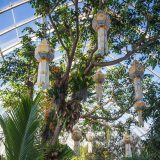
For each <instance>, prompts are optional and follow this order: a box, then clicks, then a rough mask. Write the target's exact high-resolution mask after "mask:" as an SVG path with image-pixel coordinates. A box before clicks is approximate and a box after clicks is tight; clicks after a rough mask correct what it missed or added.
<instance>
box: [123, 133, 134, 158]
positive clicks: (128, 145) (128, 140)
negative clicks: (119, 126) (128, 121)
mask: <svg viewBox="0 0 160 160" xmlns="http://www.w3.org/2000/svg"><path fill="white" fill-rule="evenodd" d="M123 140H124V143H125V157H132V151H131V136H130V135H129V134H128V133H127V132H126V133H125V134H124V136H123Z"/></svg>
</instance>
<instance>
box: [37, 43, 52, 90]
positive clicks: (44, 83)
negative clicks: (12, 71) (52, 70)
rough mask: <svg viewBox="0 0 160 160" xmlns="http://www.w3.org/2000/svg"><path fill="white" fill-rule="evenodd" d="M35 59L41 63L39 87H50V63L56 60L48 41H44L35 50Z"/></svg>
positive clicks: (38, 79) (39, 67)
mask: <svg viewBox="0 0 160 160" xmlns="http://www.w3.org/2000/svg"><path fill="white" fill-rule="evenodd" d="M35 58H36V59H37V60H38V62H39V66H38V78H37V85H38V86H41V87H42V89H47V88H48V87H49V64H48V63H49V62H51V61H52V60H53V58H54V53H53V48H52V47H51V46H50V45H49V42H48V41H47V40H43V41H42V42H41V43H40V44H39V45H38V46H37V48H36V49H35Z"/></svg>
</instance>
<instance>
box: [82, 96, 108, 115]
mask: <svg viewBox="0 0 160 160" xmlns="http://www.w3.org/2000/svg"><path fill="white" fill-rule="evenodd" d="M109 102H111V99H109V100H108V101H107V102H106V103H105V104H103V106H104V105H107V104H108V103H109ZM100 108H101V105H99V106H95V107H94V108H93V109H92V110H91V111H90V112H89V113H86V114H84V115H82V116H81V118H86V117H90V116H91V115H92V114H93V113H95V112H96V111H97V110H98V109H100Z"/></svg>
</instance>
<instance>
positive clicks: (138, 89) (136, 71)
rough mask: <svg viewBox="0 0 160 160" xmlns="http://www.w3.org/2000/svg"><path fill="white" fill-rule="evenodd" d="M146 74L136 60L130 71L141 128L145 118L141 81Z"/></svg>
mask: <svg viewBox="0 0 160 160" xmlns="http://www.w3.org/2000/svg"><path fill="white" fill-rule="evenodd" d="M143 74H144V66H143V65H142V64H141V63H139V62H138V61H137V60H135V61H134V62H133V64H132V66H131V68H130V69H129V75H130V78H131V79H133V81H134V90H135V101H136V102H135V104H134V107H135V109H136V111H137V113H138V122H139V126H140V127H142V126H143V125H144V124H143V118H142V111H143V109H144V107H145V103H144V102H143V91H142V84H141V80H142V78H143Z"/></svg>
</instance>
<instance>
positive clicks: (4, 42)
mask: <svg viewBox="0 0 160 160" xmlns="http://www.w3.org/2000/svg"><path fill="white" fill-rule="evenodd" d="M16 41H17V39H16V31H15V30H13V31H11V32H8V33H6V34H4V35H2V36H0V48H2V49H3V48H6V47H8V46H9V45H11V44H12V43H14V42H16Z"/></svg>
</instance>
